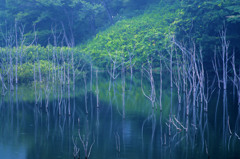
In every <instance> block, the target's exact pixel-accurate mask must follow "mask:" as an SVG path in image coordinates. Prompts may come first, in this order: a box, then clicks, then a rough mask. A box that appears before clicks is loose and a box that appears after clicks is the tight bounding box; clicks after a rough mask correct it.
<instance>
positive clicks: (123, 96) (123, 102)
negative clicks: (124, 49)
mask: <svg viewBox="0 0 240 159" xmlns="http://www.w3.org/2000/svg"><path fill="white" fill-rule="evenodd" d="M121 72H122V73H121V76H122V115H123V118H125V66H124V57H122V71H121Z"/></svg>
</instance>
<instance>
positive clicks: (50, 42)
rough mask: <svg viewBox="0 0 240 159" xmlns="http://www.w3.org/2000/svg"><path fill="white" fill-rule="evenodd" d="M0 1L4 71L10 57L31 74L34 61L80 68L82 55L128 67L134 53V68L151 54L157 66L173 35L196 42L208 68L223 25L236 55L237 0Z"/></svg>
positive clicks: (23, 74)
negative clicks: (123, 64) (124, 64)
mask: <svg viewBox="0 0 240 159" xmlns="http://www.w3.org/2000/svg"><path fill="white" fill-rule="evenodd" d="M152 3H153V4H152ZM135 4H137V5H135ZM147 4H149V6H148V7H146V6H147ZM151 4H152V5H151ZM0 8H1V10H0V20H1V21H0V23H1V32H2V34H1V35H0V41H1V45H2V46H3V47H2V48H1V49H0V51H1V65H2V66H1V70H2V74H3V75H4V71H3V70H4V69H6V68H7V67H8V66H9V65H10V63H11V65H12V68H10V69H11V70H13V71H14V70H16V66H15V65H17V67H18V73H19V75H18V77H19V81H25V82H26V81H32V80H33V69H34V65H36V68H37V67H38V65H39V66H40V68H41V71H43V76H44V75H46V74H47V71H52V70H49V69H52V67H53V66H54V67H55V69H56V70H57V69H60V68H61V67H63V66H64V65H66V67H68V66H67V65H70V66H71V67H74V69H76V70H78V69H81V67H82V65H83V64H85V63H87V64H89V65H90V64H93V65H94V66H95V67H98V68H100V69H103V70H106V68H107V67H110V65H112V61H111V60H113V59H116V62H117V63H118V64H120V63H121V62H122V60H124V61H125V62H126V65H127V68H129V65H130V63H129V59H130V58H132V59H131V60H132V63H134V64H135V69H139V68H140V66H141V65H142V64H143V63H145V62H147V61H148V60H149V58H150V57H152V58H153V60H154V61H157V62H156V63H157V64H156V67H159V65H158V60H159V55H161V56H162V57H163V58H168V56H169V55H168V52H169V49H170V47H171V45H172V44H171V41H172V40H173V38H174V40H176V41H177V42H179V43H183V44H185V46H186V48H188V47H189V48H190V47H191V43H192V42H194V43H195V44H196V46H197V49H198V50H200V48H201V49H202V53H203V55H204V62H205V63H206V68H212V63H211V62H212V57H213V53H214V51H215V48H216V50H217V52H220V51H221V40H220V36H219V33H220V31H221V30H222V28H223V26H225V27H226V28H227V29H228V30H227V40H228V41H230V49H229V52H232V51H233V50H234V51H235V54H236V59H239V50H240V48H239V39H240V37H239V35H240V30H239V29H238V28H239V25H240V5H239V4H238V1H237V0H233V1H230V0H227V1H222V0H214V1H192V0H184V1H179V0H171V1H164V0H162V1H160V2H158V1H154V0H152V1H148V2H146V1H142V0H141V1H136V0H126V1H121V0H113V1H108V0H102V1H100V0H85V1H84V0H65V1H63V0H58V1H45V0H37V1H35V0H27V1H22V0H19V1H17V2H15V1H13V0H8V1H7V0H5V1H3V2H2V3H1V5H0ZM59 15H62V16H59ZM111 24H112V25H111ZM103 27H105V29H103ZM101 28H102V29H101ZM100 29H101V30H102V31H99V30H100ZM95 34H96V35H95ZM91 35H95V36H94V37H92V36H91ZM84 41H85V42H84ZM79 42H82V43H79ZM76 44H77V46H75V45H76ZM10 54H11V57H10ZM174 56H176V55H174ZM9 59H11V60H12V62H9ZM236 61H238V60H236ZM18 63H19V64H18ZM47 68H49V69H47ZM64 68H65V67H64ZM119 69H120V68H119ZM6 73H7V72H5V74H6ZM13 75H14V76H15V73H13Z"/></svg>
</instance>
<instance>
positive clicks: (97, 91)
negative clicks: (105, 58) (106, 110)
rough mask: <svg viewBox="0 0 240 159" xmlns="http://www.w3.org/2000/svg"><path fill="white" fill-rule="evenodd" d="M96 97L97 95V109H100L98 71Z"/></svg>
mask: <svg viewBox="0 0 240 159" xmlns="http://www.w3.org/2000/svg"><path fill="white" fill-rule="evenodd" d="M96 95H97V108H99V89H98V70H96Z"/></svg>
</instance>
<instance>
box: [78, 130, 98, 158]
mask: <svg viewBox="0 0 240 159" xmlns="http://www.w3.org/2000/svg"><path fill="white" fill-rule="evenodd" d="M78 136H79V139H80V141H81V143H82V146H83V149H84V155H85V159H88V158H89V156H90V154H91V151H92V147H93V145H94V143H95V137H94V135H93V142H92V144H91V145H90V147H88V146H89V136H90V132H89V130H88V125H87V132H86V134H85V135H84V136H82V135H81V131H80V129H78Z"/></svg>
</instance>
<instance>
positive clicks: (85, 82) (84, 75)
mask: <svg viewBox="0 0 240 159" xmlns="http://www.w3.org/2000/svg"><path fill="white" fill-rule="evenodd" d="M83 80H84V86H85V87H84V88H85V89H84V90H85V91H84V92H85V93H84V94H85V111H86V114H88V106H87V76H86V73H84V74H83Z"/></svg>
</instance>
